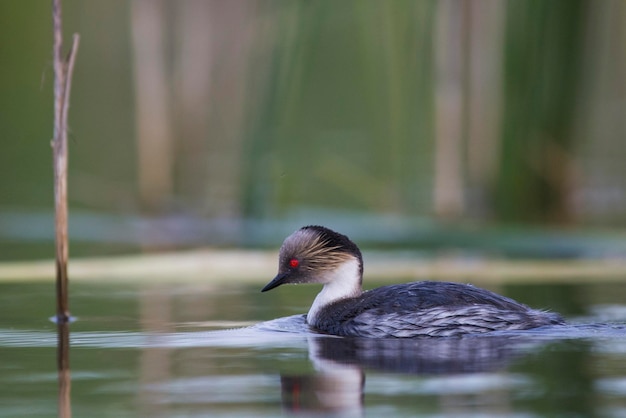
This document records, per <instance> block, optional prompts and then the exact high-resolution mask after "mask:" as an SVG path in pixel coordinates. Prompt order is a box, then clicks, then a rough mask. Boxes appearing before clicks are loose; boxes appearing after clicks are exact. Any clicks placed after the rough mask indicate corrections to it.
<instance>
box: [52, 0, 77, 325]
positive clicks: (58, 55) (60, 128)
mask: <svg viewBox="0 0 626 418" xmlns="http://www.w3.org/2000/svg"><path fill="white" fill-rule="evenodd" d="M52 22H53V34H54V41H53V62H54V138H53V140H52V150H53V161H54V205H55V238H56V290H57V313H56V316H57V321H58V322H59V323H63V322H67V321H68V320H69V318H70V313H69V306H68V277H67V262H68V257H69V245H68V235H67V158H68V153H67V116H68V111H69V95H70V86H71V80H72V72H73V70H74V61H75V58H76V52H77V51H78V42H79V36H78V35H77V34H75V35H74V39H73V43H72V48H71V49H70V52H69V54H68V57H67V59H66V60H64V59H63V55H62V53H63V52H62V51H63V34H62V24H61V1H60V0H52Z"/></svg>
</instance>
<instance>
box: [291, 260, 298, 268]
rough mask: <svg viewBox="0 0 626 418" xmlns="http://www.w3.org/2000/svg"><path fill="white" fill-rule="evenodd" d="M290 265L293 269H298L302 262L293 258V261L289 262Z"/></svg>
mask: <svg viewBox="0 0 626 418" xmlns="http://www.w3.org/2000/svg"><path fill="white" fill-rule="evenodd" d="M289 265H290V266H291V267H293V268H296V267H298V266H299V265H300V262H299V261H298V260H297V259H295V258H292V259H291V260H289Z"/></svg>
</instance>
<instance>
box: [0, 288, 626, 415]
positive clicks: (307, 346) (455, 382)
mask: <svg viewBox="0 0 626 418" xmlns="http://www.w3.org/2000/svg"><path fill="white" fill-rule="evenodd" d="M260 287H261V286H248V285H246V286H239V285H236V284H233V285H232V286H220V287H218V286H212V285H209V284H206V285H168V284H159V285H142V286H133V285H124V284H120V283H111V284H98V285H96V284H81V283H74V284H72V296H71V301H72V305H71V308H72V313H73V314H74V315H75V316H76V317H78V320H77V321H76V322H75V323H73V324H72V325H71V336H70V340H71V347H72V348H71V354H70V356H71V358H70V363H71V379H72V386H71V405H72V411H73V414H74V416H89V417H99V416H102V417H108V416H111V417H134V416H155V417H175V416H280V415H306V416H310V415H318V416H363V415H368V416H381V415H383V414H386V415H388V416H415V415H420V416H442V415H443V416H445V415H450V416H476V415H485V414H497V415H507V416H571V415H576V416H616V417H617V416H624V415H626V328H625V327H624V325H623V324H625V323H626V303H624V301H626V297H625V296H626V295H625V293H626V291H625V289H624V286H622V285H619V284H615V283H613V284H604V283H602V282H599V283H595V284H588V285H575V286H574V285H558V286H550V285H533V286H529V285H525V286H523V285H517V286H506V287H499V288H492V290H495V291H498V292H500V293H503V294H505V295H507V296H510V297H513V298H516V299H518V300H520V301H522V302H525V303H528V304H530V305H532V306H533V307H537V308H552V309H553V310H555V311H558V312H561V313H562V314H563V315H564V316H566V317H567V319H568V320H569V322H570V325H568V326H566V327H551V328H544V329H538V330H532V331H526V332H514V333H512V332H509V333H506V332H503V333H496V334H492V335H488V336H470V337H466V338H439V339H416V340H368V339H347V338H339V337H329V336H324V335H320V334H317V333H315V332H312V331H311V330H309V329H308V328H307V327H306V324H305V323H304V319H303V316H302V313H304V312H306V310H307V309H308V306H309V304H310V303H311V301H312V299H313V297H314V296H315V293H316V292H317V291H318V288H316V287H315V286H298V287H295V286H291V287H285V288H281V289H277V290H275V291H273V292H270V293H265V294H260V293H259V289H260ZM52 297H53V286H52V285H44V284H2V285H0V303H1V306H2V308H3V312H4V315H3V316H2V318H0V353H2V362H1V363H0V368H1V373H0V385H2V387H3V388H4V390H3V391H2V392H1V393H0V416H7V417H9V416H11V417H19V416H23V417H52V416H56V415H57V393H58V388H57V371H56V344H57V331H56V326H55V325H54V324H52V323H51V322H49V321H48V319H47V318H48V317H49V316H50V315H51V313H52V311H53V309H54V301H53V299H52Z"/></svg>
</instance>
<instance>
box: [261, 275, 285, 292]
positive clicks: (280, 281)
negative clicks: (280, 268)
mask: <svg viewBox="0 0 626 418" xmlns="http://www.w3.org/2000/svg"><path fill="white" fill-rule="evenodd" d="M288 278H289V273H288V272H287V273H278V275H277V276H276V277H274V280H272V281H271V282H269V283H268V284H267V285H265V287H264V288H263V289H261V292H267V291H268V290H272V289H273V288H275V287H278V286H280V285H281V284H285V283H289V281H288V280H287V279H288Z"/></svg>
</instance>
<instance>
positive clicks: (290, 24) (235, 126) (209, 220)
mask: <svg viewBox="0 0 626 418" xmlns="http://www.w3.org/2000/svg"><path fill="white" fill-rule="evenodd" d="M63 6H64V10H63V11H64V16H63V17H64V28H65V32H66V33H65V43H66V45H65V48H66V49H67V47H68V45H69V41H70V39H71V34H72V33H74V32H78V33H80V35H81V45H80V49H79V52H78V57H77V63H76V69H75V74H74V81H73V85H72V97H71V109H70V129H71V132H70V171H69V199H70V237H71V240H72V247H71V254H72V255H79V256H81V255H100V254H109V253H121V252H128V251H135V250H139V249H146V248H181V247H193V246H198V245H222V246H224V245H228V246H247V245H254V246H258V245H269V246H275V245H276V244H277V243H280V241H281V240H282V238H283V237H284V235H285V234H288V233H289V232H291V231H292V230H293V229H294V228H296V227H298V226H300V225H302V224H310V223H324V224H327V225H329V226H331V227H334V228H337V229H339V230H340V231H342V232H344V233H348V234H349V235H351V236H352V237H353V238H355V239H356V240H359V241H360V242H370V243H374V244H378V245H396V244H401V245H415V246H431V247H432V246H447V245H449V246H459V247H466V248H483V249H484V248H486V249H494V248H495V249H505V250H507V249H508V250H510V251H511V252H515V251H518V252H525V251H526V252H531V253H532V254H534V255H537V254H539V255H545V254H548V255H556V256H559V255H581V254H583V255H585V254H587V255H588V254H594V251H601V252H602V253H603V254H605V253H606V252H609V253H610V252H611V251H625V252H626V250H625V248H626V245H625V244H624V241H625V240H622V239H621V238H620V234H621V233H622V229H623V226H624V225H625V224H626V211H625V210H624V209H625V208H626V164H624V156H625V155H626V154H625V151H626V141H625V134H626V114H625V109H626V106H625V105H626V102H625V100H626V82H625V81H624V80H625V78H624V74H626V47H625V45H626V25H625V24H624V23H625V22H626V2H624V1H623V0H604V1H592V0H586V1H584V0H529V1H515V0H512V1H501V0H474V1H471V2H470V1H459V0H440V1H426V0H420V1H409V0H386V1H378V0H342V1H330V0H319V1H305V0H241V1H220V0H213V1H203V0H187V1H178V2H168V1H165V0H134V1H129V0H110V1H106V2H102V1H101V2H86V1H80V0H72V1H69V0H67V1H64V2H63ZM51 26H52V25H51V10H50V4H49V2H41V1H39V2H25V1H21V0H3V1H2V2H0V59H1V60H2V65H0V86H1V87H0V91H1V92H2V94H1V95H0V134H1V135H2V145H1V148H0V170H1V171H0V172H1V174H2V175H1V176H0V260H8V259H34V258H41V257H46V258H50V257H52V255H53V250H52V240H53V212H52V207H53V196H52V190H53V189H52V168H51V167H52V162H51V159H52V157H51V149H50V145H49V144H50V139H51V137H52V84H53V83H52V80H53V73H52V63H51V55H52V54H51V49H52V28H51ZM572 231H574V232H572ZM580 231H583V232H580ZM589 231H593V232H589ZM598 231H600V232H598ZM606 231H610V233H607V232H606ZM572 234H573V235H572ZM572 237H574V238H575V239H573V238H572ZM598 238H599V240H598ZM607 239H608V241H607ZM590 240H591V241H590ZM580 242H582V243H583V244H581V245H578V244H577V243H580Z"/></svg>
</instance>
